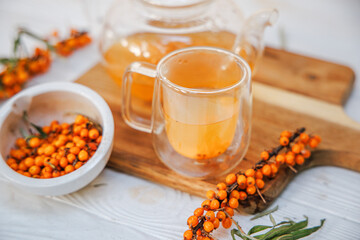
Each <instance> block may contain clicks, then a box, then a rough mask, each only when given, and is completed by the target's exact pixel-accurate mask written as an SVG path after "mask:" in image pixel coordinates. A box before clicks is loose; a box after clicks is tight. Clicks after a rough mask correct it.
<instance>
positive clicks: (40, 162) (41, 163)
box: [35, 156, 44, 167]
mask: <svg viewBox="0 0 360 240" xmlns="http://www.w3.org/2000/svg"><path fill="white" fill-rule="evenodd" d="M35 165H36V166H39V167H42V166H44V157H43V156H37V157H36V158H35Z"/></svg>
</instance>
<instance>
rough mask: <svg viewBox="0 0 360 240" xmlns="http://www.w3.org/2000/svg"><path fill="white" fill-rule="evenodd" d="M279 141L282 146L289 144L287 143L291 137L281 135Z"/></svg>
mask: <svg viewBox="0 0 360 240" xmlns="http://www.w3.org/2000/svg"><path fill="white" fill-rule="evenodd" d="M279 142H280V145H281V146H287V145H288V144H289V138H287V137H281V138H280V140H279Z"/></svg>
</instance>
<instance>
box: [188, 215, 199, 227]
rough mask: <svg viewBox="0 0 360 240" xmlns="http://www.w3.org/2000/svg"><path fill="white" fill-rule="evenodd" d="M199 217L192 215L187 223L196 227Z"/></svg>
mask: <svg viewBox="0 0 360 240" xmlns="http://www.w3.org/2000/svg"><path fill="white" fill-rule="evenodd" d="M198 223H199V222H198V218H197V217H196V216H194V215H193V216H190V217H189V218H188V220H187V224H188V225H189V227H195V226H196V225H198Z"/></svg>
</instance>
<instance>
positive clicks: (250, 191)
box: [246, 185, 256, 195]
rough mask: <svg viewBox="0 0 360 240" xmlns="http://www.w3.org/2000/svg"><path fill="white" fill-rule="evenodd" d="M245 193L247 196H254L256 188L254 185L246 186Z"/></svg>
mask: <svg viewBox="0 0 360 240" xmlns="http://www.w3.org/2000/svg"><path fill="white" fill-rule="evenodd" d="M246 192H247V193H248V194H249V195H253V194H255V192H256V187H255V186H254V185H252V186H248V187H247V188H246Z"/></svg>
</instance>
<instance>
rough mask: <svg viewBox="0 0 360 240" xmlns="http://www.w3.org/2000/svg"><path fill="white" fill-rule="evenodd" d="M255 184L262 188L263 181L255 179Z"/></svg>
mask: <svg viewBox="0 0 360 240" xmlns="http://www.w3.org/2000/svg"><path fill="white" fill-rule="evenodd" d="M256 186H257V187H258V188H259V189H263V188H264V186H265V183H264V181H263V180H262V179H256Z"/></svg>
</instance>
